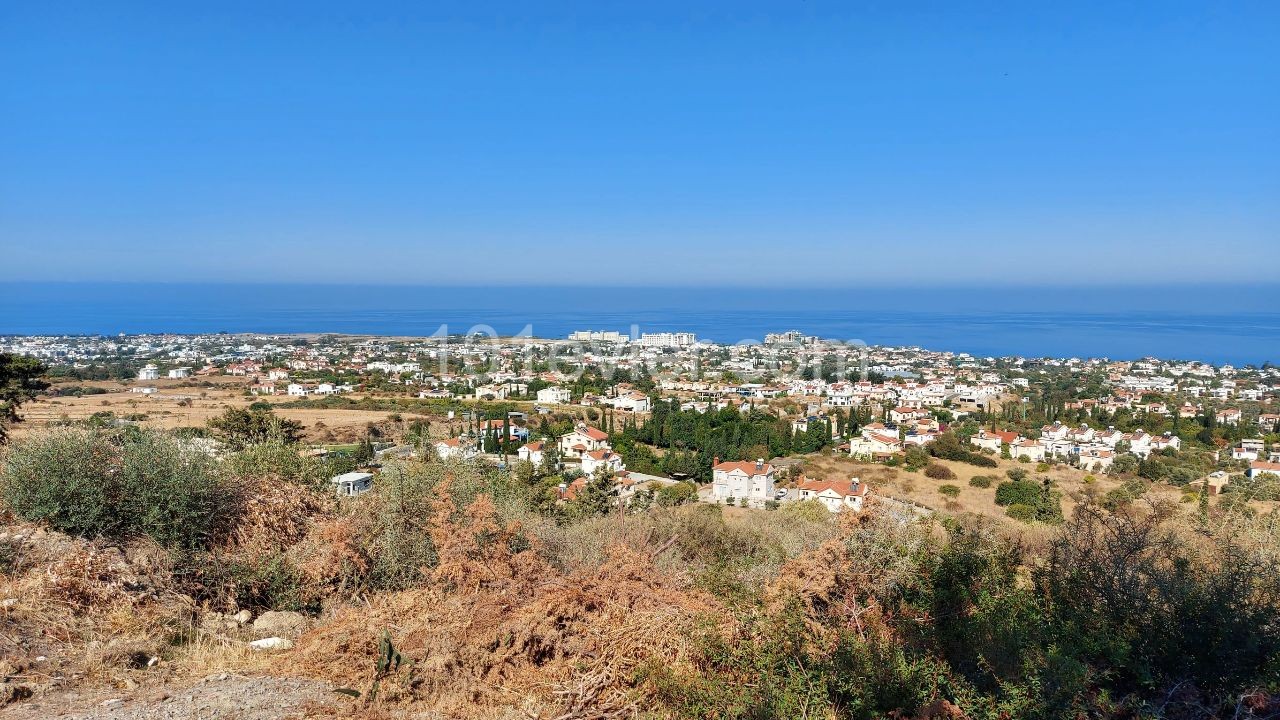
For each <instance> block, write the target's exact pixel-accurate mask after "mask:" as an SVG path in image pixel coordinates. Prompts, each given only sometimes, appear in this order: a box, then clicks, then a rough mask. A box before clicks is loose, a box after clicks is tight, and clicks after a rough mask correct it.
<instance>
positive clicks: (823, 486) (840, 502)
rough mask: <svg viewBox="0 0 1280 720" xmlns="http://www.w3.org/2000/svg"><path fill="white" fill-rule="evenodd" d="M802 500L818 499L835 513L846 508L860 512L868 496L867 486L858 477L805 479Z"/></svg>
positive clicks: (801, 487) (802, 487)
mask: <svg viewBox="0 0 1280 720" xmlns="http://www.w3.org/2000/svg"><path fill="white" fill-rule="evenodd" d="M799 489H800V499H801V500H817V501H818V502H820V503H822V504H823V505H825V506H826V507H827V510H830V511H831V512H833V513H838V512H842V511H844V510H852V511H854V512H860V511H861V510H862V505H863V502H864V500H865V499H866V497H867V486H866V484H865V483H863V482H862V481H860V480H859V479H858V478H851V479H850V480H849V481H848V482H845V481H842V480H804V481H803V482H801V483H800V486H799Z"/></svg>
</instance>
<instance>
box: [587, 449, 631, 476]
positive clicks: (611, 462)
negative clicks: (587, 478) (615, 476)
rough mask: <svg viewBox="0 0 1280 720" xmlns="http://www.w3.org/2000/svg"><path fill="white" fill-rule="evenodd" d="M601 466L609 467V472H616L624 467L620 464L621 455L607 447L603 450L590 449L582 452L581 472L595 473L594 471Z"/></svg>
mask: <svg viewBox="0 0 1280 720" xmlns="http://www.w3.org/2000/svg"><path fill="white" fill-rule="evenodd" d="M602 467H606V468H609V470H610V472H613V473H618V472H621V471H622V470H624V469H625V466H624V465H623V464H622V456H621V455H619V454H618V453H616V452H614V451H612V450H609V449H607V448H605V449H603V450H591V451H589V452H585V453H583V454H582V472H583V473H584V474H586V475H595V474H596V471H597V470H599V469H600V468H602Z"/></svg>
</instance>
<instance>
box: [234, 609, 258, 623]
mask: <svg viewBox="0 0 1280 720" xmlns="http://www.w3.org/2000/svg"><path fill="white" fill-rule="evenodd" d="M231 619H232V620H235V621H236V622H238V623H240V624H241V625H248V624H249V621H250V620H252V619H253V613H251V612H249V611H248V610H241V611H240V612H238V613H236V614H235V615H232V616H231Z"/></svg>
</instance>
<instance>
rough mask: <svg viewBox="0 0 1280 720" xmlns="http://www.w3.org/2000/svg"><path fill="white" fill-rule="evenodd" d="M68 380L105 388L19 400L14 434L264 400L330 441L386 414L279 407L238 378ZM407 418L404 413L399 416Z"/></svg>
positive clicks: (192, 418) (188, 419)
mask: <svg viewBox="0 0 1280 720" xmlns="http://www.w3.org/2000/svg"><path fill="white" fill-rule="evenodd" d="M69 384H73V385H77V386H79V387H84V388H88V387H96V388H102V389H104V390H107V392H106V393H104V394H97V395H82V396H79V397H74V396H65V397H42V398H40V399H38V400H36V401H33V402H31V403H29V404H27V405H24V406H23V408H22V417H23V420H24V422H22V423H19V424H18V425H16V426H15V427H14V434H15V436H18V437H20V436H22V435H23V434H24V433H29V432H32V431H34V430H38V429H39V428H41V427H43V426H47V425H49V424H51V423H56V422H60V421H64V420H73V421H74V420H85V419H87V418H89V417H90V416H92V415H93V414H94V413H100V412H112V413H115V414H116V416H117V417H121V418H128V417H130V416H140V417H139V418H138V422H139V423H140V424H142V425H145V426H147V427H154V428H162V429H174V428H180V427H204V426H205V424H206V423H207V422H208V421H209V419H210V418H213V417H216V416H218V415H220V414H222V412H223V411H225V410H226V409H227V408H231V407H247V406H248V405H250V404H252V403H254V402H268V403H271V404H272V405H275V406H277V407H276V413H277V414H278V415H280V416H282V417H285V418H288V419H290V420H296V421H298V422H300V423H302V425H303V427H304V432H305V439H306V440H307V441H309V442H316V443H334V444H336V443H347V442H354V441H357V440H359V439H360V438H361V437H363V435H364V431H365V428H366V427H367V426H368V425H369V423H380V422H385V421H386V420H387V417H388V415H389V413H387V412H382V411H377V410H355V409H345V408H343V409H328V408H286V407H280V406H281V405H283V404H284V403H287V402H288V401H290V400H294V399H295V398H289V397H283V396H276V397H256V396H249V395H246V394H245V385H246V382H245V380H244V379H243V378H227V377H215V378H209V379H207V380H206V379H203V378H201V379H198V380H157V381H153V382H151V383H149V384H150V385H151V386H153V387H155V388H156V392H155V394H153V395H141V394H138V393H133V392H130V391H129V387H130V386H129V385H125V384H123V383H119V382H113V381H98V382H76V383H69ZM55 389H56V386H55ZM413 417H414V416H413V415H406V416H405V419H406V420H411V419H413ZM432 429H433V431H434V432H433V434H434V435H441V436H443V433H444V432H445V430H446V429H445V428H444V427H443V426H441V427H439V428H438V429H437V428H435V427H434V426H433V428H432Z"/></svg>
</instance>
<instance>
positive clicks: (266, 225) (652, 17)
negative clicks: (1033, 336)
mask: <svg viewBox="0 0 1280 720" xmlns="http://www.w3.org/2000/svg"><path fill="white" fill-rule="evenodd" d="M1277 267H1280V2H1274V1H1271V0H1264V1H1258V2H1203V3H1191V2H1177V1H1175V0H1168V1H1163V2H1141V3H1137V2H1123V1H1120V0H1106V1H1105V2H1084V1H1081V2H1002V3H965V2H958V1H957V2H894V1H890V2H867V3H857V2H837V3H825V2H813V1H805V0H789V1H786V2H775V3H754V2H747V1H742V0H738V1H735V2H728V3H723V4H718V5H717V4H712V3H696V2H675V3H662V2H648V1H645V2H636V1H634V0H632V1H630V2H622V3H610V2H600V1H598V0H596V1H592V2H582V3H541V2H525V1H521V2H511V3H495V4H487V3H474V2H465V3H456V4H453V3H434V2H406V3H402V4H375V3H348V2H344V3H331V2H325V1H324V0H311V1H309V2H305V3H296V4H295V3H275V2H261V1H260V0H259V1H254V2H224V1H222V0H219V1H218V2H205V3H187V2H170V3H164V2H149V3H131V2H86V3H80V4H76V3H60V2H34V1H33V2H4V3H0V281H2V280H177V281H185V280H204V281H289V282H292V281H313V282H314V281H324V282H328V281H356V282H372V283H450V284H470V283H484V284H495V283H533V284H546V283H566V284H585V285H614V284H620V285H659V284H682V283H693V284H699V285H733V286H739V287H742V286H748V285H751V284H756V283H763V284H764V285H783V286H790V287H803V286H805V285H808V284H812V285H823V286H845V285H850V284H857V283H867V282H872V283H874V282H884V283H888V284H893V285H898V286H902V285H912V284H928V283H947V284H967V283H972V284H980V285H991V284H998V283H1022V282H1029V283H1036V282H1052V283H1057V284H1072V283H1084V284H1106V283H1118V282H1151V283H1155V282H1169V281H1186V280H1190V281H1205V282H1218V281H1274V280H1275V279H1276V270H1277Z"/></svg>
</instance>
